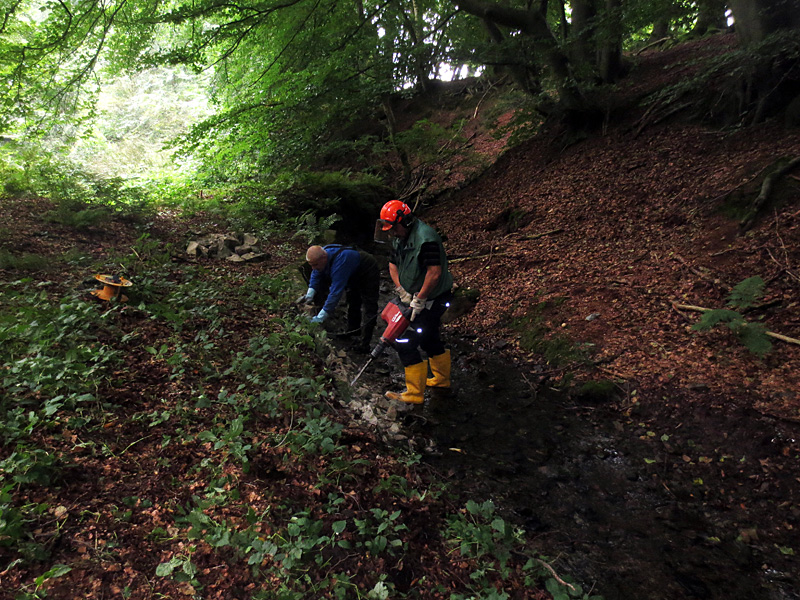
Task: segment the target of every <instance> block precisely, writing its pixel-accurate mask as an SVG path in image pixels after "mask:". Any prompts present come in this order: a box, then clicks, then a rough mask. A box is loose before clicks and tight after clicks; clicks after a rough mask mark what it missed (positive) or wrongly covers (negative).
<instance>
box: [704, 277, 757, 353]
mask: <svg viewBox="0 0 800 600" xmlns="http://www.w3.org/2000/svg"><path fill="white" fill-rule="evenodd" d="M763 293H764V280H763V279H761V277H758V276H756V277H749V278H748V279H745V280H744V281H742V282H740V283H739V284H737V285H736V287H734V288H733V289H732V290H731V293H730V294H729V295H728V302H727V304H728V306H734V307H737V308H739V309H740V310H743V309H745V308H749V307H750V306H753V304H754V303H755V301H756V300H757V299H758V298H760V297H761V296H762V295H763ZM720 324H724V325H726V326H727V327H728V329H730V330H731V331H732V332H733V334H734V335H735V336H736V337H737V338H738V339H739V341H740V342H741V343H742V344H743V345H744V346H745V347H746V348H747V349H748V350H749V351H750V352H752V353H753V354H755V355H756V356H758V357H759V358H763V357H764V355H765V354H766V353H767V352H769V351H770V350H771V349H772V342H771V341H770V339H769V337H768V336H767V330H766V328H765V327H764V326H763V325H762V324H761V323H748V322H747V321H746V320H745V318H744V317H743V316H742V315H741V313H739V312H737V311H735V310H730V309H726V308H718V309H714V310H709V311H707V312H704V313H703V316H702V317H700V320H699V321H698V322H697V323H695V324H694V325H692V329H694V330H695V331H708V330H710V329H713V328H714V327H716V326H717V325H720Z"/></svg>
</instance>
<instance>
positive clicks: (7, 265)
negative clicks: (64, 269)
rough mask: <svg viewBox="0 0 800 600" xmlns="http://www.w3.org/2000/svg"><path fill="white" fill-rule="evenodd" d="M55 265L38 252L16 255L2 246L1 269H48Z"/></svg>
mask: <svg viewBox="0 0 800 600" xmlns="http://www.w3.org/2000/svg"><path fill="white" fill-rule="evenodd" d="M52 267H53V264H52V261H50V260H49V259H47V258H46V257H44V256H41V255H38V254H23V255H21V256H16V255H14V254H12V253H11V252H9V251H8V250H5V249H3V248H0V269H9V270H15V271H47V270H48V269H51V268H52Z"/></svg>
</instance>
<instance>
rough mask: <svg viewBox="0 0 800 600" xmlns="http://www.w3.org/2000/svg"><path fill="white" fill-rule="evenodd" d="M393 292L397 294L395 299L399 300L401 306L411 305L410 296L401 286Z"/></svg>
mask: <svg viewBox="0 0 800 600" xmlns="http://www.w3.org/2000/svg"><path fill="white" fill-rule="evenodd" d="M394 291H395V292H397V297H398V298H400V302H402V303H403V304H411V299H412V298H411V294H409V293H408V292H407V291H405V290H404V289H403V286H402V285H398V286H397V287H396V288H394Z"/></svg>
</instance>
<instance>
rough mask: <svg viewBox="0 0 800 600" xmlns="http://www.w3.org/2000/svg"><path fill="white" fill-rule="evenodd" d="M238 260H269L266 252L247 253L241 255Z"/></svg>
mask: <svg viewBox="0 0 800 600" xmlns="http://www.w3.org/2000/svg"><path fill="white" fill-rule="evenodd" d="M240 258H241V259H242V260H243V261H245V262H264V261H265V260H267V259H269V254H267V253H266V252H248V253H247V254H242V255H241V257H240Z"/></svg>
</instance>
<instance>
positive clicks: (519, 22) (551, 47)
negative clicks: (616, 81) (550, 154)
mask: <svg viewBox="0 0 800 600" xmlns="http://www.w3.org/2000/svg"><path fill="white" fill-rule="evenodd" d="M455 3H456V4H457V6H458V8H459V9H460V10H463V11H464V12H466V13H469V14H471V15H473V16H476V17H479V18H481V19H486V20H488V21H491V22H492V23H495V24H496V25H499V26H502V27H509V28H511V29H515V30H517V31H519V32H520V33H522V34H524V35H527V36H530V38H531V39H532V40H533V42H534V45H535V46H536V47H537V49H538V50H539V51H541V52H542V54H543V55H544V56H545V61H546V64H547V66H548V67H549V69H550V71H551V72H552V74H553V79H554V80H555V83H556V89H557V91H558V96H559V99H560V100H561V102H562V104H563V105H564V107H565V108H567V109H569V110H581V109H583V108H585V105H586V102H585V99H584V97H583V94H582V93H581V91H580V89H579V88H578V87H577V85H576V84H575V82H574V79H573V77H572V71H571V69H570V61H569V59H568V58H567V56H566V55H565V54H564V53H563V52H562V51H561V49H560V48H559V47H558V42H557V40H556V38H555V36H553V32H552V31H551V30H550V26H549V25H548V24H547V20H546V19H545V18H544V17H543V16H542V14H541V13H540V12H539V11H538V10H537V9H535V8H533V9H531V10H527V11H526V10H519V9H514V8H509V7H507V6H504V5H502V4H498V3H494V2H487V1H484V0H455Z"/></svg>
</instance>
